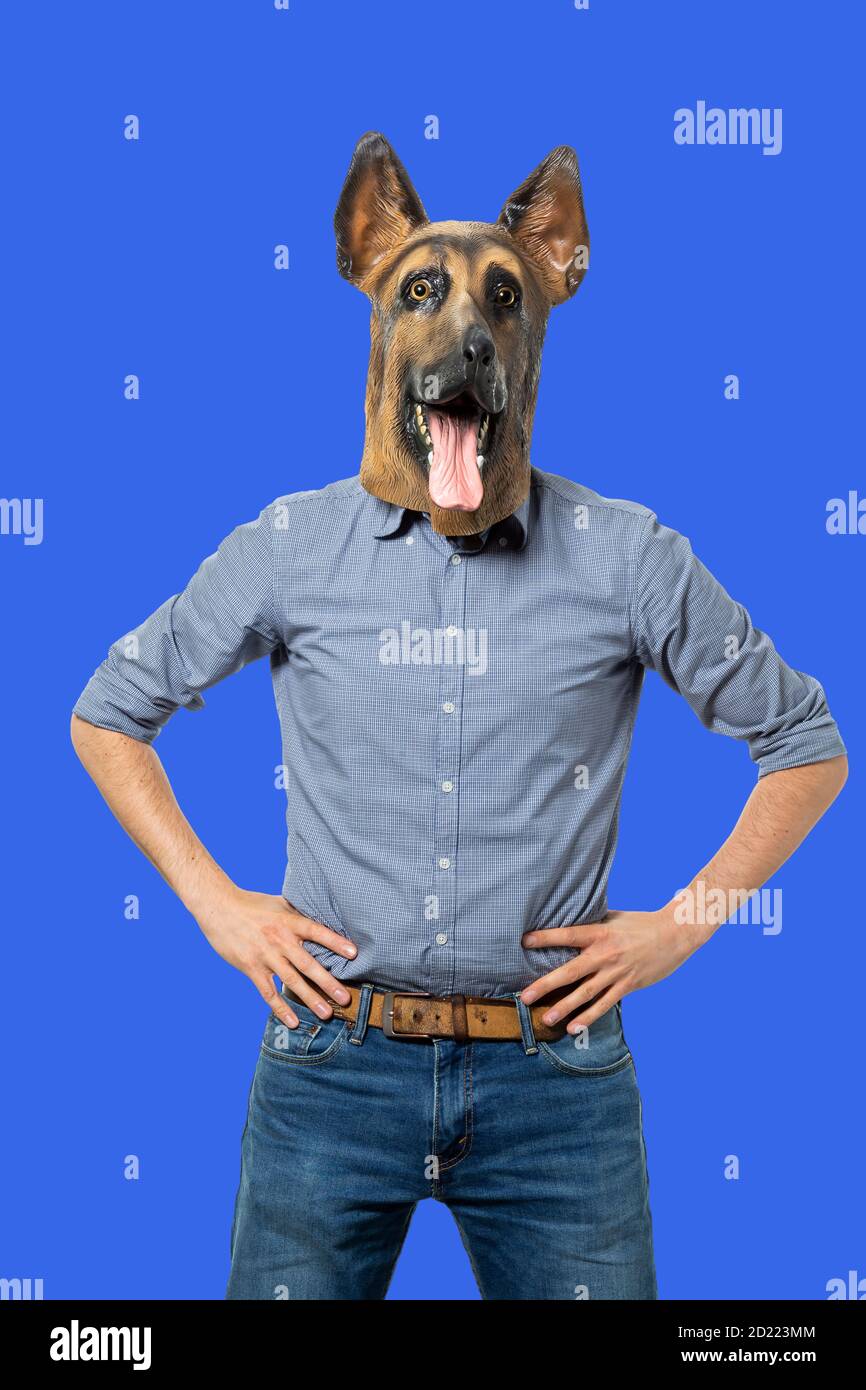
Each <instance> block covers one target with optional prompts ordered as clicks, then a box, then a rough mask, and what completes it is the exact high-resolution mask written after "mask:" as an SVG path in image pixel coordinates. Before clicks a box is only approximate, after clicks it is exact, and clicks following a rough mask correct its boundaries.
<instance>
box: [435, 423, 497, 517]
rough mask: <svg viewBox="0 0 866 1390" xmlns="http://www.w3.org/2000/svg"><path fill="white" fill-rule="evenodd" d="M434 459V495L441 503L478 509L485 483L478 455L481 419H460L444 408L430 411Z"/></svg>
mask: <svg viewBox="0 0 866 1390" xmlns="http://www.w3.org/2000/svg"><path fill="white" fill-rule="evenodd" d="M427 418H428V420H429V422H430V438H431V439H432V441H433V462H432V463H431V465H430V496H431V498H432V499H433V501H434V502H435V503H436V506H437V507H450V508H453V509H455V510H457V511H461V512H474V511H477V509H478V508H479V507H480V505H481V499H482V497H483V496H484V485H483V483H482V481H481V472H480V470H479V467H478V464H477V463H476V461H475V460H476V458H477V455H478V445H477V437H478V421H477V420H469V419H463V418H462V417H461V418H459V419H456V418H455V417H454V416H453V415H447V414H446V413H445V412H443V411H439V410H433V409H432V408H430V409H428V411H427Z"/></svg>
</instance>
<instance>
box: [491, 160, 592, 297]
mask: <svg viewBox="0 0 866 1390" xmlns="http://www.w3.org/2000/svg"><path fill="white" fill-rule="evenodd" d="M499 225H500V226H503V227H506V228H507V229H508V231H509V232H510V233H511V235H512V237H513V238H514V240H515V241H516V242H517V244H518V245H519V246H520V247H521V249H522V250H523V251H524V252H525V253H526V255H527V256H529V258H530V260H531V261H532V263H533V265H534V266H535V267H536V269H537V270H538V271H539V273H540V275H541V279H542V283H543V285H544V288H545V290H546V291H547V295H548V298H549V299H550V302H551V304H562V303H563V301H564V300H566V299H570V298H571V296H572V295H573V294H574V292H575V290H576V289H577V287H578V285H579V284H580V282H581V280H582V279H583V277H584V274H585V272H586V267H587V265H588V264H589V232H588V231H587V226H586V218H585V216H584V212H583V195H582V193H581V189H580V170H579V169H578V167H577V155H576V154H575V153H574V150H573V149H571V147H570V146H569V145H559V146H558V147H557V148H556V149H555V150H551V152H550V154H549V155H548V156H547V158H546V159H545V160H543V161H542V162H541V164H539V166H538V168H537V169H533V171H532V173H531V174H530V175H529V178H528V179H524V181H523V183H522V184H521V185H520V187H519V188H518V189H516V190H515V192H514V193H512V195H511V197H510V198H509V199H508V201H507V202H506V204H505V206H504V207H503V209H502V211H501V213H500V214H499Z"/></svg>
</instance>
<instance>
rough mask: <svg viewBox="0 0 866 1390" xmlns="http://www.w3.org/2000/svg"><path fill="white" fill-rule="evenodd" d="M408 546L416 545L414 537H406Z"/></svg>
mask: <svg viewBox="0 0 866 1390" xmlns="http://www.w3.org/2000/svg"><path fill="white" fill-rule="evenodd" d="M406 544H407V545H414V544H415V537H414V536H407V537H406Z"/></svg>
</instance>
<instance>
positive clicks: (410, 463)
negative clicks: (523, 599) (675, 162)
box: [334, 132, 589, 535]
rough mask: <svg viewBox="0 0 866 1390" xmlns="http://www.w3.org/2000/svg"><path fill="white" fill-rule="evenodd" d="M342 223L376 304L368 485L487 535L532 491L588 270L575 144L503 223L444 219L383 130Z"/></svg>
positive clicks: (349, 270) (340, 253) (349, 269)
mask: <svg viewBox="0 0 866 1390" xmlns="http://www.w3.org/2000/svg"><path fill="white" fill-rule="evenodd" d="M334 225H335V230H336V234H337V264H338V267H339V269H340V273H341V274H342V275H343V276H344V277H345V278H346V279H348V280H350V281H351V282H352V283H353V284H355V285H357V286H358V288H359V289H362V290H363V291H364V293H365V294H367V295H368V296H369V298H370V300H371V302H372V306H373V312H372V315H371V320H370V339H371V341H370V364H369V370H368V376H367V394H366V406H365V411H366V421H367V429H366V437H365V442H364V454H363V458H362V461H361V482H362V484H363V485H364V487H365V488H366V489H367V491H368V492H371V493H373V494H374V495H375V496H377V497H381V498H383V499H384V500H385V501H388V502H392V503H395V504H396V505H398V506H403V507H409V508H412V509H413V510H416V511H423V512H426V513H427V514H428V515H429V517H430V522H431V525H432V526H433V528H434V530H436V531H439V532H440V533H442V534H445V535H471V534H475V533H478V532H480V531H483V530H486V529H487V528H488V527H489V526H492V525H494V524H495V523H496V522H497V521H501V520H504V519H505V517H507V516H510V515H511V514H512V513H513V512H514V511H515V510H516V509H517V508H518V507H519V506H520V505H521V504H522V503H523V502H524V501H525V499H526V497H527V495H528V492H529V484H530V458H529V446H530V440H531V436H532V421H533V415H534V411H535V401H536V394H537V389H538V378H539V372H540V368H541V349H542V345H543V342H544V335H545V330H546V325H547V318H548V314H549V312H550V309H551V306H552V305H554V304H560V303H562V302H563V301H564V300H566V299H568V298H569V297H570V296H571V295H572V294H574V292H575V290H576V289H577V287H578V285H579V284H580V282H581V280H582V278H583V275H584V272H585V269H586V266H587V265H588V251H589V242H588V234H587V230H586V222H585V219H584V214H583V200H582V194H581V187H580V175H579V173H578V168H577V159H576V157H575V154H574V151H573V150H571V149H569V148H568V147H567V146H564V145H563V146H560V147H559V148H558V149H555V150H554V151H553V152H552V153H551V154H549V155H548V157H547V158H546V159H545V160H544V161H543V162H542V163H541V164H540V165H538V167H537V168H536V169H535V170H534V171H533V173H532V174H530V175H529V177H528V178H527V179H526V180H524V182H523V183H522V184H521V185H520V187H519V188H518V189H517V190H516V191H515V192H514V193H513V194H512V195H511V197H510V198H508V199H507V200H506V202H505V204H504V206H503V208H502V211H501V213H500V215H499V218H498V220H497V221H496V222H495V223H486V222H430V221H429V219H428V217H427V214H426V212H425V211H424V208H423V205H422V203H421V200H420V199H419V197H418V194H417V193H416V192H415V189H414V188H413V186H412V183H411V180H410V179H409V176H408V174H407V173H406V170H405V169H404V167H403V165H402V164H401V163H400V161H399V159H398V158H397V156H396V154H395V153H394V151H393V150H392V149H391V146H390V145H389V144H388V142H387V140H385V139H384V137H383V136H381V135H379V134H378V133H375V132H374V133H371V134H368V135H365V136H363V137H362V139H361V140H360V141H359V142H358V145H357V147H356V149H355V153H354V155H353V158H352V163H351V166H350V168H349V173H348V175H347V177H346V181H345V183H344V186H343V191H342V194H341V196H340V201H339V204H338V207H337V212H336V215H335V218H334Z"/></svg>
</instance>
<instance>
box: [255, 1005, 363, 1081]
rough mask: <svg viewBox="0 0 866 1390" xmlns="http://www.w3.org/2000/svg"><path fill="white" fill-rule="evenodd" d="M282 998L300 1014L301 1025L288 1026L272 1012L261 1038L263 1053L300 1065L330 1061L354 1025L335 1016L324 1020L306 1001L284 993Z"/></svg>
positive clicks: (274, 1058) (277, 1059) (275, 1058)
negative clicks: (301, 1001)
mask: <svg viewBox="0 0 866 1390" xmlns="http://www.w3.org/2000/svg"><path fill="white" fill-rule="evenodd" d="M283 997H284V998H286V1000H287V1003H288V1005H289V1007H290V1008H291V1009H292V1011H293V1013H295V1014H296V1015H297V1018H298V1026H297V1028H289V1026H288V1024H286V1023H283V1021H282V1019H281V1018H278V1017H277V1015H276V1014H275V1013H271V1014H270V1016H269V1018H268V1021H267V1023H266V1024H265V1031H264V1036H263V1037H262V1045H261V1051H262V1055H263V1056H264V1057H266V1058H269V1059H270V1060H271V1061H274V1062H286V1063H289V1064H294V1065H298V1066H313V1065H317V1064H319V1065H321V1064H322V1063H323V1062H327V1061H329V1060H330V1058H331V1057H333V1056H334V1055H335V1054H336V1053H337V1052H338V1051H339V1050H340V1048H341V1047H342V1045H343V1043H344V1042H345V1041H346V1039H347V1038H348V1036H349V1033H350V1031H351V1029H352V1024H351V1023H348V1022H346V1021H345V1020H344V1019H341V1018H335V1017H333V1016H332V1017H331V1018H329V1019H327V1020H322V1019H320V1018H317V1017H316V1015H315V1014H314V1013H313V1011H312V1009H308V1008H307V1006H306V1004H298V1003H296V1002H295V1000H294V999H288V998H287V997H286V995H285V992H284V996H283Z"/></svg>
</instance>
